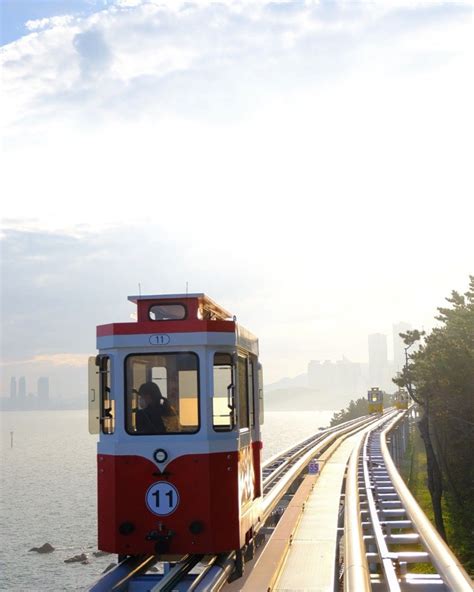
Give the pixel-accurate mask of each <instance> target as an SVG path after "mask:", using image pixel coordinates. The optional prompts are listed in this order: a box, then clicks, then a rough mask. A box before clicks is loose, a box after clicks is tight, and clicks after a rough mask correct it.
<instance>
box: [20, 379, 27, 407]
mask: <svg viewBox="0 0 474 592" xmlns="http://www.w3.org/2000/svg"><path fill="white" fill-rule="evenodd" d="M18 399H20V400H21V401H24V400H25V399H26V379H25V377H24V376H20V380H19V381H18Z"/></svg>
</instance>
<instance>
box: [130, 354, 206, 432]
mask: <svg viewBox="0 0 474 592" xmlns="http://www.w3.org/2000/svg"><path fill="white" fill-rule="evenodd" d="M198 372H199V361H198V357H197V355H196V354H193V353H166V354H139V355H138V354H137V355H130V356H128V357H127V359H126V362H125V380H126V429H127V432H128V433H129V434H133V435H135V434H136V435H140V434H181V433H194V432H197V431H198V429H199V376H198Z"/></svg>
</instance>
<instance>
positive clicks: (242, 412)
mask: <svg viewBox="0 0 474 592" xmlns="http://www.w3.org/2000/svg"><path fill="white" fill-rule="evenodd" d="M237 372H238V383H237V386H238V390H239V426H240V428H241V429H244V428H248V427H249V383H248V360H247V358H244V357H243V356H239V357H238V360H237Z"/></svg>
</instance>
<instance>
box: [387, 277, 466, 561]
mask: <svg viewBox="0 0 474 592" xmlns="http://www.w3.org/2000/svg"><path fill="white" fill-rule="evenodd" d="M447 301H448V303H449V305H450V306H447V307H441V308H439V309H438V312H439V314H438V316H437V317H436V319H437V320H438V321H439V323H440V324H439V326H438V327H436V328H435V329H433V331H432V332H431V333H430V334H429V335H427V336H426V337H424V335H423V333H421V332H419V331H409V332H407V333H406V334H401V337H402V338H403V339H404V341H405V344H406V346H407V348H410V347H411V346H412V345H414V344H420V346H419V348H418V350H416V351H414V352H413V353H411V355H410V356H409V359H408V364H407V365H406V366H405V368H404V369H403V372H402V373H401V374H399V375H398V376H397V377H396V378H395V379H394V382H395V383H396V384H397V385H399V386H403V387H405V388H406V389H407V390H408V392H409V393H410V396H411V397H412V398H413V400H414V401H416V402H417V403H418V404H419V406H420V409H421V418H420V421H419V422H418V427H419V430H420V434H421V436H422V438H423V442H424V445H425V450H426V457H427V473H428V475H427V477H428V489H429V491H430V495H431V500H432V504H433V512H434V517H435V523H436V527H437V529H438V531H439V532H440V534H441V535H442V536H443V537H444V538H445V539H446V538H447V537H446V529H445V525H444V520H443V504H442V501H443V499H444V501H445V503H446V504H447V505H448V507H449V508H450V513H451V515H452V516H453V524H454V526H455V527H456V526H457V530H456V539H460V540H461V541H462V542H461V548H460V554H461V555H463V557H462V558H463V559H464V561H465V563H466V565H467V566H469V565H470V566H471V568H472V567H473V565H474V549H473V546H474V544H473V542H472V541H473V540H474V536H473V535H474V520H473V516H472V507H473V504H474V468H473V466H474V465H473V463H472V449H473V445H474V276H471V277H470V284H469V289H468V291H467V292H466V293H464V294H459V293H458V292H455V291H453V292H452V294H451V297H450V298H447Z"/></svg>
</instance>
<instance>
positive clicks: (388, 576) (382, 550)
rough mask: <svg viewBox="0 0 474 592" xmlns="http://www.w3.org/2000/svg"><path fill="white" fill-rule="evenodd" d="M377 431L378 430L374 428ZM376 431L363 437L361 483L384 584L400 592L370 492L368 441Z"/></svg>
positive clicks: (394, 556)
mask: <svg viewBox="0 0 474 592" xmlns="http://www.w3.org/2000/svg"><path fill="white" fill-rule="evenodd" d="M376 429H378V428H376ZM376 429H374V430H371V431H370V432H369V433H368V434H366V436H365V440H364V447H363V453H362V470H363V483H364V488H365V491H366V496H367V505H368V509H369V515H370V521H371V523H372V530H373V532H374V537H375V544H376V545H377V550H378V555H379V557H380V560H381V563H382V569H383V572H384V577H385V582H386V584H387V585H388V589H389V590H390V592H401V589H400V584H399V582H398V577H397V574H396V572H395V567H394V565H393V560H394V559H397V555H396V554H394V553H391V552H390V551H389V549H388V547H387V542H386V540H385V535H384V532H383V530H382V525H381V523H380V519H379V513H378V508H377V506H376V504H375V498H374V494H373V491H372V488H373V484H372V480H371V474H370V473H369V464H372V462H373V461H374V458H373V456H374V455H373V454H372V452H373V451H372V450H371V451H370V453H369V450H368V449H369V440H370V438H371V437H372V436H373V434H374V432H376Z"/></svg>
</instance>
